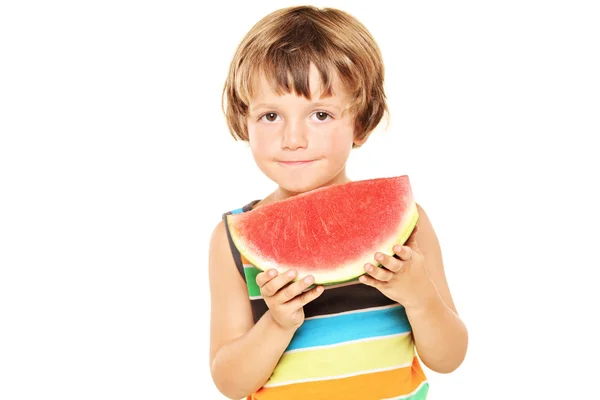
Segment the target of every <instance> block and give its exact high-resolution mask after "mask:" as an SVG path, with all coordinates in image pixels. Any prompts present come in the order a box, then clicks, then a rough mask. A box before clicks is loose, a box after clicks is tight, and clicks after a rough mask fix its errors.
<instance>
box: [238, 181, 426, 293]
mask: <svg viewBox="0 0 600 400" xmlns="http://www.w3.org/2000/svg"><path fill="white" fill-rule="evenodd" d="M418 219H419V213H418V211H417V206H416V203H415V200H414V199H413V193H412V190H411V186H410V181H409V178H408V176H407V175H403V176H397V177H390V178H376V179H368V180H360V181H354V182H349V183H343V184H337V185H331V186H326V187H323V188H319V189H315V190H312V191H310V192H306V193H302V194H299V195H296V196H293V197H290V198H287V199H285V200H281V201H277V202H273V203H269V204H266V205H264V206H260V207H257V208H255V209H253V210H251V211H247V212H245V213H240V214H232V215H228V216H227V224H228V226H229V230H230V233H231V237H232V240H233V242H234V244H235V245H236V247H237V248H238V250H239V251H240V253H241V254H243V255H244V256H245V257H246V258H247V259H248V260H249V261H250V262H251V263H252V264H253V265H254V266H255V267H256V268H258V269H259V270H262V271H266V270H268V269H271V268H274V269H276V270H277V271H279V272H280V273H283V272H285V271H287V270H289V269H292V268H294V269H296V270H297V271H298V275H297V276H298V278H299V279H301V278H303V277H304V276H306V275H309V274H310V275H313V276H314V277H315V284H324V285H329V284H336V283H341V282H347V281H351V280H354V279H356V278H358V277H359V276H360V275H362V274H364V273H365V271H364V265H365V263H367V262H369V263H371V264H373V265H376V266H380V264H379V263H378V262H377V261H375V259H374V256H375V252H377V251H379V252H381V253H384V254H388V255H393V254H394V252H393V251H392V247H393V246H394V245H395V244H404V243H405V242H406V240H407V239H408V237H409V236H410V234H411V232H412V230H413V228H414V227H415V225H416V224H417V221H418Z"/></svg>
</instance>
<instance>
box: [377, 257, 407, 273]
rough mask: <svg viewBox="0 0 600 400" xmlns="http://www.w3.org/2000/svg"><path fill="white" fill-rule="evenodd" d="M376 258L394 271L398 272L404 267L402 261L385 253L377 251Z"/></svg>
mask: <svg viewBox="0 0 600 400" xmlns="http://www.w3.org/2000/svg"><path fill="white" fill-rule="evenodd" d="M375 259H376V260H377V261H379V262H380V263H381V265H383V266H384V267H385V268H386V269H388V270H390V271H392V272H398V271H400V269H401V268H402V261H400V260H398V259H397V258H395V257H393V256H388V255H387V254H383V253H375Z"/></svg>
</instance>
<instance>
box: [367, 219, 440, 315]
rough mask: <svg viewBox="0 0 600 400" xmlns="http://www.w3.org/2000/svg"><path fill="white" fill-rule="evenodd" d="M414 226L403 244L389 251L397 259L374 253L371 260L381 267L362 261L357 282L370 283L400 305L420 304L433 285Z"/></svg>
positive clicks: (417, 305)
mask: <svg viewBox="0 0 600 400" xmlns="http://www.w3.org/2000/svg"><path fill="white" fill-rule="evenodd" d="M418 231H419V227H418V225H416V226H415V228H414V229H413V231H412V233H411V235H410V237H409V238H408V240H407V241H406V243H405V244H404V245H403V246H400V245H396V246H394V248H393V250H394V253H395V254H396V256H397V258H396V257H394V256H388V255H386V254H383V253H375V260H377V261H378V262H379V263H380V264H381V265H382V266H381V267H376V266H374V265H372V264H370V263H367V264H365V271H366V272H367V273H366V274H365V275H363V276H361V277H360V278H359V281H360V282H362V283H364V284H366V285H369V286H373V287H375V288H377V289H379V291H380V292H381V293H383V294H384V295H385V296H387V297H388V298H390V299H391V300H394V301H396V302H398V303H400V304H402V305H403V306H404V307H405V308H414V307H419V306H421V305H422V304H423V303H424V302H425V301H426V299H427V298H429V296H431V294H432V293H433V292H435V286H434V284H433V282H432V281H431V280H430V279H429V276H428V275H427V271H426V269H425V259H424V257H423V254H422V253H421V252H420V251H419V246H418V243H417V233H418Z"/></svg>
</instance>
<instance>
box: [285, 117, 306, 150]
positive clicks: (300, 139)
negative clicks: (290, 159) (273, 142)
mask: <svg viewBox="0 0 600 400" xmlns="http://www.w3.org/2000/svg"><path fill="white" fill-rule="evenodd" d="M307 145H308V140H307V132H306V126H304V124H303V123H302V122H301V121H288V122H287V123H286V124H285V125H284V127H283V137H282V138H281V148H282V149H284V150H297V149H300V148H306V146H307Z"/></svg>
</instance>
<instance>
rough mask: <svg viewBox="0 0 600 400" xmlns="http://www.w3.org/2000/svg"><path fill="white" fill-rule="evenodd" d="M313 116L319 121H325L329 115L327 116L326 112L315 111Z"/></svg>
mask: <svg viewBox="0 0 600 400" xmlns="http://www.w3.org/2000/svg"><path fill="white" fill-rule="evenodd" d="M315 116H316V117H317V119H318V120H319V121H326V120H327V118H328V117H329V114H327V113H326V112H323V111H317V112H316V113H315Z"/></svg>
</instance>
